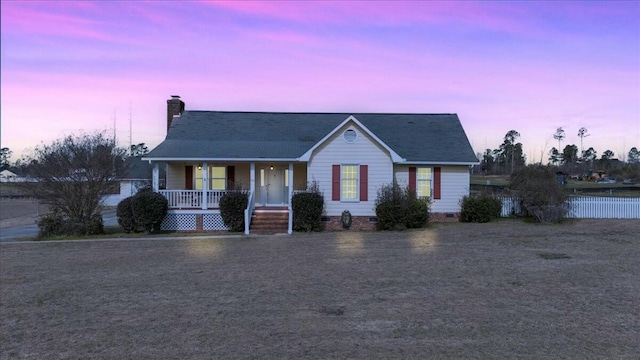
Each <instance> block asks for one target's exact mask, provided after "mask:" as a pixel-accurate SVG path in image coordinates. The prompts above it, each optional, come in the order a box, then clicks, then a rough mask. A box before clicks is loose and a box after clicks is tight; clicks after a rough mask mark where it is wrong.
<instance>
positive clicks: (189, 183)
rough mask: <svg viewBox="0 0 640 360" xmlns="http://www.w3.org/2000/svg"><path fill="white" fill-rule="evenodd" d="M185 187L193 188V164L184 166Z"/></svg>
mask: <svg viewBox="0 0 640 360" xmlns="http://www.w3.org/2000/svg"><path fill="white" fill-rule="evenodd" d="M184 189H185V190H193V166H191V165H187V166H185V167H184Z"/></svg>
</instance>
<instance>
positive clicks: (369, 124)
mask: <svg viewBox="0 0 640 360" xmlns="http://www.w3.org/2000/svg"><path fill="white" fill-rule="evenodd" d="M143 160H147V161H150V162H151V164H152V165H153V171H152V174H153V176H152V184H153V188H154V190H156V191H160V192H161V193H162V194H164V195H165V196H166V197H167V199H168V200H169V206H170V211H169V215H168V216H167V218H165V221H164V223H163V225H162V226H163V228H165V229H174V230H216V229H223V228H224V224H222V220H221V217H220V212H219V208H218V202H219V200H220V198H221V197H222V196H223V195H224V194H225V193H226V192H227V191H229V189H232V188H233V187H234V186H242V187H244V188H246V189H247V190H248V191H249V194H250V203H249V206H248V208H247V212H246V213H247V215H246V219H247V221H246V222H247V224H246V225H247V228H246V230H245V232H246V233H249V232H250V231H253V229H254V224H253V223H254V222H255V223H256V224H257V223H258V222H256V221H255V220H252V218H253V219H256V218H259V217H260V216H262V215H261V214H269V213H271V214H274V213H276V214H279V215H278V218H279V219H283V218H284V224H283V229H282V230H283V231H286V232H289V233H291V231H292V216H291V203H290V199H291V197H292V196H293V194H294V192H296V191H299V190H304V189H305V188H306V187H307V185H308V184H309V183H310V182H316V183H317V185H318V186H319V188H320V190H321V191H322V192H323V193H324V198H325V217H324V220H325V224H326V226H327V227H328V228H330V229H334V228H336V229H337V228H340V226H339V224H340V217H341V215H342V213H343V211H345V210H348V211H349V212H350V213H351V215H352V217H353V227H354V228H373V227H374V225H375V222H376V218H375V209H374V204H375V200H376V196H377V191H378V189H379V188H380V186H381V185H383V184H389V183H391V182H392V181H393V179H394V177H395V178H396V179H397V180H398V182H399V183H400V184H405V185H408V186H409V187H410V188H412V189H414V190H416V191H417V194H418V196H422V197H428V198H430V199H431V200H432V207H431V209H432V218H433V219H434V220H446V219H456V218H457V215H458V214H459V212H460V199H461V198H462V197H463V196H465V195H468V194H469V177H470V175H469V167H470V166H472V165H476V164H478V159H477V158H476V156H475V153H474V151H473V149H472V147H471V145H470V144H469V140H468V138H467V136H466V134H465V132H464V129H463V128H462V125H461V123H460V120H459V119H458V116H457V115H456V114H379V113H278V112H228V111H193V110H189V111H185V103H184V102H183V101H182V100H181V99H180V97H179V96H173V97H172V98H171V99H169V100H168V101H167V136H166V138H165V140H164V141H163V142H162V143H161V144H160V145H158V146H157V147H156V148H155V149H153V150H152V151H151V152H150V153H149V154H147V155H146V156H144V157H143ZM160 169H166V179H165V180H166V189H164V190H161V189H160ZM252 215H253V216H252ZM264 216H266V215H264ZM274 216H276V215H274ZM273 221H274V222H275V219H274V220H273ZM281 221H282V220H281Z"/></svg>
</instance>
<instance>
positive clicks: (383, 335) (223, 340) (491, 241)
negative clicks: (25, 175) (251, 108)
mask: <svg viewBox="0 0 640 360" xmlns="http://www.w3.org/2000/svg"><path fill="white" fill-rule="evenodd" d="M639 228H640V221H637V220H625V221H620V220H599V221H598V220H576V221H572V222H571V223H569V224H565V225H558V226H556V225H553V226H541V225H536V224H528V223H524V222H521V221H514V220H502V221H499V222H496V223H488V224H461V223H453V224H438V225H437V226H435V227H434V228H432V229H429V230H423V231H406V232H400V233H398V232H336V233H327V232H325V233H317V234H295V235H293V236H268V237H241V238H233V239H232V238H222V239H206V238H199V239H190V240H189V239H175V240H156V241H141V240H139V241H100V242H51V243H33V244H3V245H0V246H1V248H0V250H1V251H0V267H1V270H2V271H1V272H0V284H2V286H1V287H0V299H1V303H0V304H1V306H2V316H1V317H0V338H2V339H3V340H2V347H1V348H0V359H8V358H16V359H41V358H59V359H68V358H83V359H105V358H136V359H157V358H166V359H183V358H189V359H209V358H296V359H297V358H362V359H381V358H384V359H389V358H420V359H423V358H455V359H459V358H466V359H468V358H501V359H504V358H508V359H540V358H565V359H567V358H571V359H582V358H589V359H625V358H629V359H631V358H637V355H638V354H640V344H639V343H638V341H637V339H638V338H637V336H638V333H640V322H638V319H639V318H640V309H639V308H638V306H637V304H639V303H640V282H639V281H638V279H639V278H640V262H639V261H638V258H639V257H640V240H639V239H638V237H637V230H638V229H639ZM541 253H543V254H544V253H548V254H566V255H567V256H570V258H563V259H558V260H547V259H544V258H541V257H540V256H539V254H541Z"/></svg>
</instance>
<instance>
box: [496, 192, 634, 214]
mask: <svg viewBox="0 0 640 360" xmlns="http://www.w3.org/2000/svg"><path fill="white" fill-rule="evenodd" d="M500 200H502V213H501V216H503V217H509V216H511V215H514V214H515V215H519V214H520V213H521V209H520V201H519V200H518V198H515V197H501V198H500ZM568 205H569V212H568V213H567V217H568V218H572V219H640V197H628V198H619V197H598V196H575V197H571V198H570V199H569V201H568Z"/></svg>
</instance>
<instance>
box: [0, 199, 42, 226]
mask: <svg viewBox="0 0 640 360" xmlns="http://www.w3.org/2000/svg"><path fill="white" fill-rule="evenodd" d="M47 211H48V207H47V205H43V204H40V203H39V202H38V201H37V200H35V199H8V198H1V199H0V229H3V228H7V227H14V226H22V225H31V224H34V223H35V222H36V220H37V219H38V217H39V216H41V215H44V214H46V213H47Z"/></svg>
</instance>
